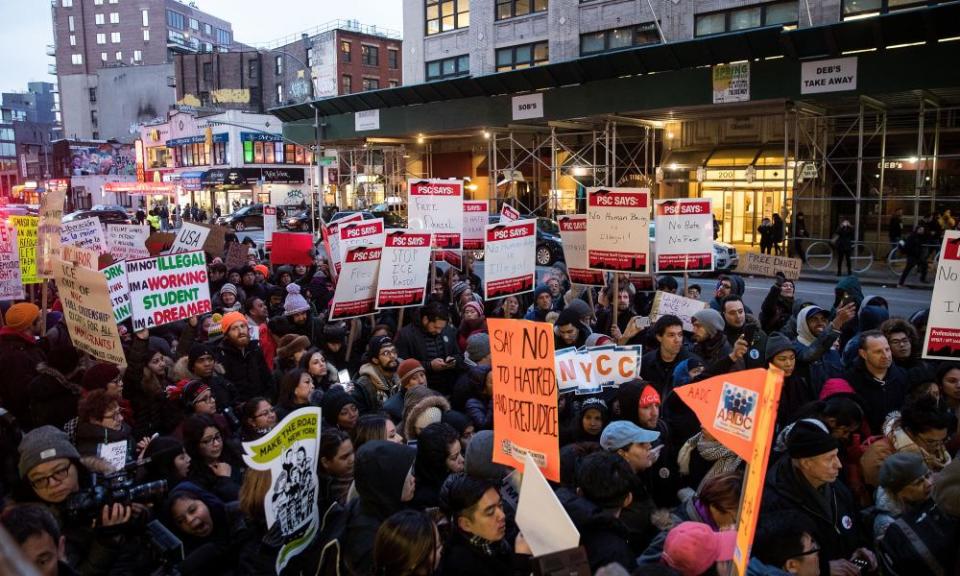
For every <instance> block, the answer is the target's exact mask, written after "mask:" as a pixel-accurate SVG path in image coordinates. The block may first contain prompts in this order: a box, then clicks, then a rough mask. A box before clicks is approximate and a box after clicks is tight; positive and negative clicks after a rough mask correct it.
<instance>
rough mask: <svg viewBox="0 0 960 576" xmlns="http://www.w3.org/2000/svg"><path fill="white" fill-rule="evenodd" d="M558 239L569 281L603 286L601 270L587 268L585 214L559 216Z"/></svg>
mask: <svg viewBox="0 0 960 576" xmlns="http://www.w3.org/2000/svg"><path fill="white" fill-rule="evenodd" d="M557 224H559V225H560V240H562V241H563V259H564V260H565V261H566V263H567V275H568V276H569V277H570V282H572V283H574V284H582V285H585V286H603V285H604V284H605V282H604V277H603V272H599V271H597V270H590V269H589V268H587V215H586V214H572V215H568V216H560V218H559V219H558V220H557Z"/></svg>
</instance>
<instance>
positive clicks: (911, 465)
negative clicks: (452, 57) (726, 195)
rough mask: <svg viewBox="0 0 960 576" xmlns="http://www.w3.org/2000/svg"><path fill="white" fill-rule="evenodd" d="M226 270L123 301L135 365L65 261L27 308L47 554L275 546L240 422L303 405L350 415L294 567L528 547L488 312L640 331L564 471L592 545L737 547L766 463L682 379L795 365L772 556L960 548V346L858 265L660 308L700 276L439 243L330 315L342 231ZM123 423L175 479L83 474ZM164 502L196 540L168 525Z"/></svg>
mask: <svg viewBox="0 0 960 576" xmlns="http://www.w3.org/2000/svg"><path fill="white" fill-rule="evenodd" d="M235 241H236V238H234V237H232V236H228V242H235ZM250 244H252V242H250ZM208 276H209V283H210V292H211V295H212V300H213V308H214V313H213V314H211V315H208V316H205V317H200V318H191V319H189V320H186V321H182V322H177V323H173V324H167V325H164V326H160V327H158V328H153V329H150V330H142V331H133V330H132V329H131V327H130V325H129V322H125V323H123V324H121V336H122V339H123V342H124V346H125V354H126V367H125V368H123V369H121V368H120V367H118V366H114V365H111V364H106V363H102V362H97V361H95V360H93V359H91V358H90V357H88V356H86V355H84V354H81V353H78V352H77V350H76V349H75V348H74V347H73V346H72V344H71V341H70V335H69V331H68V330H67V328H66V325H65V324H64V321H63V318H62V314H61V304H60V301H59V300H58V299H57V298H56V291H55V287H52V290H51V294H52V295H53V298H52V300H51V304H50V306H49V309H48V310H40V309H39V308H38V307H37V306H36V305H34V304H32V303H30V302H19V303H15V304H13V305H10V306H9V307H7V308H6V310H5V313H4V323H3V327H2V328H0V369H2V371H3V376H2V377H0V406H2V409H0V444H2V446H0V455H2V468H0V496H2V498H3V513H2V516H0V522H2V525H3V526H4V527H5V528H6V530H7V531H8V532H9V533H10V534H11V535H12V537H13V539H14V541H16V542H17V543H18V544H19V545H20V547H21V549H22V550H23V552H24V554H25V555H26V556H27V557H28V559H29V560H30V561H31V562H32V563H34V564H35V565H36V566H37V568H38V570H39V571H40V573H42V574H45V575H53V574H60V575H68V574H77V573H79V574H91V575H93V574H152V573H157V574H173V573H180V574H204V575H205V576H213V575H221V574H223V575H229V574H238V575H239V574H244V575H246V574H272V573H274V565H275V562H276V558H277V554H278V550H279V547H280V545H281V542H280V541H278V535H277V532H276V530H275V529H271V528H268V522H267V520H266V518H265V515H264V502H263V500H264V497H265V494H266V492H267V489H268V488H269V486H270V483H271V481H275V480H276V479H273V480H272V479H271V478H270V473H269V472H263V471H258V470H253V469H248V468H246V466H245V465H244V461H243V458H242V457H241V453H242V450H241V447H240V443H241V442H243V441H250V440H255V439H258V438H260V437H262V436H263V435H265V434H267V433H268V432H269V431H270V430H271V429H272V428H273V427H274V426H276V425H277V423H278V422H279V421H280V420H282V419H283V417H284V416H286V415H287V414H290V413H292V412H294V411H296V410H297V409H298V408H301V407H304V406H319V407H321V409H322V418H323V421H324V425H325V427H324V429H323V430H322V436H321V444H320V451H319V457H318V458H317V461H316V467H317V473H318V475H319V478H320V488H319V504H320V505H319V509H320V511H321V514H323V518H324V523H323V525H324V528H323V530H321V532H320V533H319V534H318V535H316V536H315V537H314V542H313V543H312V544H311V545H310V546H309V547H308V548H307V550H306V551H305V552H303V553H302V554H300V555H299V556H297V557H296V558H294V559H293V560H292V561H291V563H290V564H288V566H287V569H286V570H285V573H288V574H311V575H312V574H319V573H333V572H330V571H331V570H333V571H335V570H337V569H339V573H341V574H351V575H372V574H383V575H430V574H443V575H450V576H467V575H473V574H478V575H479V574H498V575H500V574H529V573H531V572H532V571H533V567H534V564H535V562H536V560H535V559H534V558H532V552H531V549H530V546H528V545H527V539H526V538H525V537H524V535H523V534H521V533H520V530H519V528H518V526H517V524H516V521H515V519H516V511H517V494H518V491H519V487H520V484H519V479H518V475H517V474H513V473H512V472H513V470H512V469H511V468H509V467H506V466H503V465H501V464H497V463H494V462H493V451H494V440H493V438H494V437H493V430H492V429H493V421H494V417H493V412H494V408H493V390H492V382H493V378H492V377H491V350H490V338H489V336H488V333H487V327H486V318H487V317H488V316H489V317H499V318H514V319H524V318H525V319H528V320H537V321H547V322H551V323H553V325H554V332H555V341H556V342H555V343H556V348H557V349H558V350H559V349H562V348H566V347H570V346H599V345H605V344H620V345H627V344H641V345H642V346H643V356H642V363H641V378H639V379H636V380H634V381H632V382H629V383H627V384H623V385H621V386H619V387H618V388H608V389H604V390H603V391H602V392H600V393H597V394H592V395H585V396H578V395H576V394H575V393H570V394H563V395H561V397H560V405H559V407H558V408H559V410H558V413H559V418H560V422H559V424H560V432H559V441H560V444H561V457H560V465H561V480H560V482H559V483H556V484H555V485H554V486H553V488H554V489H555V490H556V494H557V497H558V499H559V501H560V502H561V503H562V505H563V507H564V508H565V509H566V511H567V513H568V514H569V516H570V518H571V519H572V521H573V523H574V525H575V526H576V527H577V529H578V530H579V532H580V536H581V545H582V546H583V547H584V549H585V551H586V560H587V562H588V564H589V566H590V570H591V571H592V572H600V571H603V572H604V573H607V574H614V573H616V574H631V573H633V574H680V575H682V576H695V575H699V574H715V573H716V574H726V573H727V570H729V564H730V562H731V560H732V558H733V546H734V539H735V532H734V531H733V530H732V529H733V528H735V527H736V526H737V523H738V510H739V505H740V498H741V492H742V488H743V483H744V479H743V476H744V469H745V463H744V462H743V461H742V460H741V459H740V458H739V457H738V456H737V455H736V454H735V453H733V452H732V451H731V450H729V449H728V448H727V447H725V446H724V445H723V444H721V443H720V442H718V441H717V440H716V439H715V438H714V437H712V436H711V435H710V434H709V432H708V431H707V430H706V429H704V428H702V427H701V426H700V423H699V422H698V420H697V418H696V416H695V415H694V414H693V412H692V411H690V410H689V409H688V408H687V407H686V406H685V405H684V403H683V402H682V401H680V399H679V393H678V390H679V389H681V388H682V387H684V386H687V385H689V384H691V383H693V382H696V381H699V380H702V379H705V378H710V377H713V376H717V375H721V374H726V373H730V372H734V371H738V370H744V369H749V368H763V367H767V366H776V367H777V368H779V369H780V370H782V371H783V373H784V383H783V388H782V392H781V402H780V405H779V409H778V411H777V415H776V422H777V425H776V426H777V428H776V436H775V446H774V447H773V456H772V458H771V460H770V463H769V470H768V472H767V476H766V483H765V486H764V491H763V498H762V508H761V510H760V513H759V525H758V528H757V532H756V538H755V540H754V544H753V554H752V557H751V559H750V564H749V573H750V574H756V575H775V574H799V575H802V576H815V575H817V574H823V575H827V574H830V575H835V576H855V575H857V574H878V573H884V574H950V573H954V574H958V573H960V564H958V563H957V560H958V559H957V556H958V554H957V545H956V543H957V542H958V535H960V531H958V527H960V468H958V466H960V465H958V464H957V462H956V460H955V459H954V457H955V456H956V454H957V450H958V448H960V433H958V415H960V363H957V362H932V361H926V360H923V359H921V358H920V347H921V340H922V335H923V334H924V331H925V324H926V322H927V314H928V313H927V311H926V310H918V311H917V312H916V313H915V314H913V315H912V316H911V317H909V318H901V317H895V316H891V314H890V312H889V307H888V303H887V301H885V300H884V299H883V298H880V297H877V296H869V295H865V294H864V293H863V290H862V287H861V285H860V283H859V281H858V279H857V278H856V277H853V276H846V277H843V278H841V279H840V280H839V281H838V282H837V285H836V289H835V296H834V297H833V298H832V299H826V300H825V299H820V298H811V297H809V296H808V295H805V294H803V293H802V291H801V290H798V288H797V286H796V285H795V283H794V282H792V281H790V280H787V279H784V278H782V277H780V278H777V279H776V280H771V286H770V289H769V293H768V294H767V296H766V297H765V299H764V300H763V304H762V306H761V307H760V309H759V310H757V311H756V312H754V311H752V310H751V309H750V308H749V307H748V306H747V305H746V304H745V303H744V301H743V289H744V283H743V280H742V279H741V278H739V277H738V276H736V275H722V276H720V277H719V278H717V279H716V281H715V285H713V282H714V281H713V280H711V285H712V286H713V287H712V289H704V290H703V292H702V293H701V288H700V286H691V287H690V288H689V289H688V290H687V293H686V295H687V296H689V297H694V298H701V299H703V300H704V301H705V302H706V303H707V304H708V305H707V306H705V308H704V309H703V310H702V311H700V312H697V313H696V314H694V316H693V319H692V327H693V329H692V331H688V330H684V323H683V322H682V321H681V319H680V318H678V317H675V316H670V315H666V316H661V317H659V318H656V319H655V321H653V322H652V323H650V322H644V321H642V319H644V318H647V317H648V316H649V314H650V308H651V304H652V300H653V295H654V292H653V290H654V289H659V290H664V291H668V292H678V289H679V288H678V283H677V281H676V279H675V278H672V277H661V278H659V279H657V280H656V283H655V284H654V285H653V286H644V285H642V284H639V282H638V283H636V284H635V283H634V282H636V281H638V280H642V279H643V278H642V277H639V276H634V277H628V276H626V275H624V276H621V277H620V278H619V279H618V286H619V289H618V290H617V292H616V293H614V291H613V290H612V289H610V288H603V289H599V288H594V289H585V288H584V287H581V286H577V285H571V284H570V282H569V279H568V277H567V274H566V272H565V268H564V266H563V265H562V264H557V265H555V266H554V267H553V268H552V271H551V273H550V274H549V275H548V276H547V277H546V278H543V279H542V284H540V285H538V286H537V287H536V290H535V291H534V292H533V293H532V294H528V295H521V296H510V297H507V298H503V299H499V300H495V301H488V300H485V299H484V297H483V291H482V284H481V282H480V279H479V278H478V277H477V275H476V274H474V273H473V272H472V264H471V262H470V260H469V259H467V260H466V262H465V270H464V271H459V270H457V269H455V268H452V267H447V268H446V269H441V270H438V271H437V273H436V274H435V277H436V280H435V281H434V282H433V284H432V286H429V289H430V290H429V295H428V298H427V301H426V303H425V305H424V306H422V307H419V308H413V309H407V310H406V313H405V314H404V315H403V316H401V315H399V314H398V313H397V311H396V310H392V311H384V312H381V313H378V314H376V315H375V316H373V317H365V318H362V319H356V320H350V321H346V322H334V321H328V320H327V316H328V312H329V307H330V301H331V298H332V294H333V287H334V283H333V278H332V276H331V271H330V266H329V263H328V262H326V261H324V260H323V259H322V258H318V259H317V260H316V263H315V264H314V265H313V266H309V267H307V266H277V267H273V266H271V265H270V263H269V261H268V260H264V261H262V262H261V260H260V257H259V252H258V251H257V250H256V247H255V246H251V250H250V261H249V263H248V264H247V265H244V266H243V267H240V268H233V269H227V267H226V266H225V265H224V263H223V259H222V258H210V259H209V266H208ZM647 278H649V277H647ZM612 285H613V282H608V286H612ZM705 288H706V285H705ZM614 310H615V311H616V313H614ZM41 316H43V317H44V320H45V323H46V326H47V330H46V332H45V333H44V334H41V333H40V324H41ZM400 318H403V319H404V320H405V321H404V322H403V325H398V320H399V319H400ZM118 442H122V443H125V444H126V452H127V454H126V456H127V458H126V460H127V461H128V462H130V464H129V465H128V466H127V468H128V472H129V474H130V475H131V476H132V477H133V478H134V480H135V482H137V483H138V484H143V483H148V482H159V481H162V482H165V485H161V486H164V487H163V489H162V490H159V492H160V493H159V494H157V497H156V498H155V499H153V500H152V501H151V502H149V503H143V502H140V501H136V502H132V503H129V504H128V503H125V502H122V501H121V502H115V503H112V504H109V505H104V506H100V505H98V503H97V502H98V501H94V504H93V505H91V504H90V503H89V501H90V498H86V500H85V499H83V498H78V496H83V495H89V494H92V493H93V492H92V490H93V489H94V487H95V486H96V482H97V480H96V478H97V477H98V476H102V475H104V474H110V473H113V472H116V471H117V470H116V466H115V465H113V464H111V463H109V462H108V461H107V460H106V459H104V458H103V455H102V454H101V453H100V451H99V447H100V446H101V445H103V444H111V445H116V443H118ZM138 462H139V463H142V465H138V464H137V463H138ZM155 521H159V523H160V524H161V525H162V526H164V527H165V528H166V529H168V530H169V531H170V532H172V533H173V534H174V535H176V537H177V538H179V539H180V540H181V541H182V542H183V558H182V559H179V558H177V559H174V560H173V561H171V560H170V559H169V558H167V557H164V556H163V555H162V554H160V553H158V552H155V548H156V544H155V542H154V540H155V535H154V530H152V529H151V526H155V524H153V522H155ZM528 536H529V535H528ZM332 543H336V544H337V545H336V546H333V547H331V546H330V544H332ZM330 550H336V551H337V553H336V554H332V555H331V554H328V552H330ZM331 556H332V559H331Z"/></svg>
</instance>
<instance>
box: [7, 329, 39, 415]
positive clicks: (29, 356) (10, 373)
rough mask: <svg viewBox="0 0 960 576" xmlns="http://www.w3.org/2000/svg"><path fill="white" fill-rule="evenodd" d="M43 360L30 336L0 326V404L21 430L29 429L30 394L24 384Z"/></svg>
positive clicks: (33, 376) (35, 372) (34, 373)
mask: <svg viewBox="0 0 960 576" xmlns="http://www.w3.org/2000/svg"><path fill="white" fill-rule="evenodd" d="M45 360H46V356H45V355H44V353H43V350H41V349H40V345H39V344H37V343H36V341H35V340H34V339H33V337H32V336H28V335H26V334H24V333H23V332H17V331H16V330H11V329H10V328H9V327H8V326H4V327H2V328H0V366H3V378H0V405H2V406H3V407H4V408H6V409H7V410H9V411H10V413H11V414H13V415H14V417H16V419H17V421H18V422H19V423H20V426H21V427H22V428H23V429H24V430H28V429H30V428H32V427H33V426H32V423H31V421H30V395H29V393H28V392H27V384H29V383H30V381H31V380H33V379H34V378H35V377H36V375H37V366H39V365H40V363H41V362H44V361H45Z"/></svg>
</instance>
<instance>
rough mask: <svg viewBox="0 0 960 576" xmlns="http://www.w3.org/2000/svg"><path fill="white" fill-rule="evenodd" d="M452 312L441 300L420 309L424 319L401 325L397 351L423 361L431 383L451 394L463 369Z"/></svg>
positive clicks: (438, 389)
mask: <svg viewBox="0 0 960 576" xmlns="http://www.w3.org/2000/svg"><path fill="white" fill-rule="evenodd" d="M449 317H450V313H449V310H448V309H447V307H446V306H445V305H443V304H441V303H440V302H433V301H431V302H428V303H427V305H426V306H424V307H423V308H422V309H421V311H420V320H419V321H415V322H411V323H410V324H408V325H406V326H404V327H403V328H401V329H400V333H399V335H398V336H397V341H396V346H397V354H399V356H400V357H401V358H403V359H407V358H416V359H417V360H419V361H420V362H422V363H423V368H424V371H425V372H426V374H427V385H428V386H430V387H431V388H433V389H434V390H436V391H437V392H440V393H441V394H446V395H449V394H450V393H451V392H452V390H453V384H454V382H455V381H456V379H457V376H458V375H459V373H460V372H461V371H462V370H463V367H464V364H463V353H462V352H460V348H459V347H458V346H457V333H456V331H455V330H454V329H453V328H452V327H451V326H448V325H447V323H448V321H449Z"/></svg>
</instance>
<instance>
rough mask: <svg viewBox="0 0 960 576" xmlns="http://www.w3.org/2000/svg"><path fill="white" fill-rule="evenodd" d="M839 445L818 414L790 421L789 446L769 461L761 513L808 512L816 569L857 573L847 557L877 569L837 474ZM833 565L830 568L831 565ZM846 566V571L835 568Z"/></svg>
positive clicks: (851, 501)
mask: <svg viewBox="0 0 960 576" xmlns="http://www.w3.org/2000/svg"><path fill="white" fill-rule="evenodd" d="M839 447H840V445H839V444H838V443H837V440H836V439H835V438H834V437H833V436H831V435H830V432H829V429H828V428H827V426H826V425H825V424H823V423H822V422H820V421H819V420H813V419H804V420H799V421H798V422H796V423H795V424H794V425H793V428H792V430H791V431H790V434H789V436H788V437H787V452H786V453H785V454H783V455H782V456H781V457H780V458H779V459H778V460H777V461H776V462H775V463H773V464H772V465H771V467H770V470H769V471H768V472H767V479H766V482H765V485H764V490H763V501H762V505H761V512H760V514H761V516H763V515H764V514H766V513H769V512H775V511H785V512H790V513H793V514H796V515H799V516H804V517H806V519H807V520H809V521H810V522H811V523H812V525H813V526H814V527H815V530H814V532H813V533H812V534H811V536H813V539H814V540H815V541H816V542H817V543H818V544H819V545H820V573H821V574H831V573H847V572H849V573H851V574H856V573H859V569H858V568H857V567H856V565H854V564H853V563H852V562H850V560H852V559H862V560H864V561H866V562H867V564H868V567H869V570H868V571H870V572H872V571H873V570H876V567H877V561H876V557H875V556H874V555H873V553H872V552H870V550H868V549H867V548H866V546H867V545H869V544H870V543H869V542H867V541H866V540H865V539H864V538H863V534H862V531H861V530H860V527H859V523H860V515H859V512H858V508H857V506H856V504H855V502H854V500H853V496H852V494H851V493H850V491H849V490H848V489H847V487H846V486H844V484H843V482H838V481H837V478H838V477H839V475H840V459H839V457H838V453H839ZM831 568H832V569H831ZM842 570H846V571H847V572H838V571H842Z"/></svg>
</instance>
